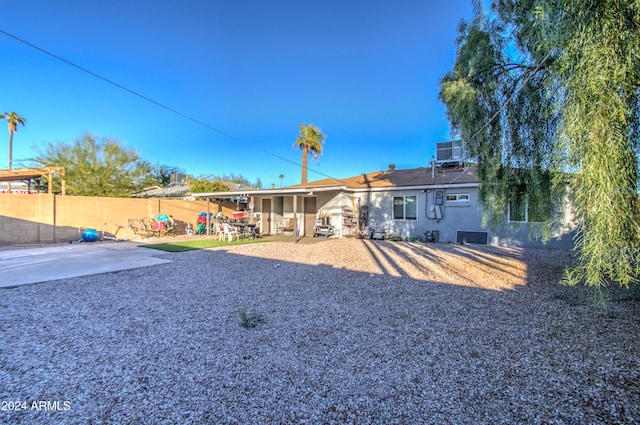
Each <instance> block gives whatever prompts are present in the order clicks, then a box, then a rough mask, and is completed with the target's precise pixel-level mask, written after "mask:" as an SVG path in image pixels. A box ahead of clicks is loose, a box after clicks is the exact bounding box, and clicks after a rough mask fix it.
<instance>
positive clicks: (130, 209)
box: [0, 193, 237, 245]
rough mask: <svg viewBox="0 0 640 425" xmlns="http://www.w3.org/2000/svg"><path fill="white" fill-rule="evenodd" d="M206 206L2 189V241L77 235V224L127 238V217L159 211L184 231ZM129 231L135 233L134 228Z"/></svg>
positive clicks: (214, 208)
mask: <svg viewBox="0 0 640 425" xmlns="http://www.w3.org/2000/svg"><path fill="white" fill-rule="evenodd" d="M236 207H237V206H236V204H233V203H224V202H222V203H218V202H210V203H209V212H211V213H213V214H216V213H217V212H218V211H222V212H223V214H224V215H226V216H228V217H230V216H232V213H233V211H235V210H236ZM206 211H207V202H206V201H186V200H167V199H161V198H146V199H132V198H102V197H91V196H60V195H52V194H47V193H40V194H37V195H17V194H0V245H9V244H30V243H53V242H67V241H74V240H78V239H79V232H78V229H81V230H82V229H88V228H93V229H96V230H98V231H100V232H102V230H103V229H104V231H105V234H107V235H111V236H116V237H118V238H123V237H124V236H125V233H124V232H125V230H126V224H127V221H128V219H132V218H145V217H157V216H158V215H159V214H167V215H171V216H173V218H174V220H175V221H176V223H177V224H178V226H177V232H178V234H181V233H184V229H185V226H186V225H187V224H191V225H192V227H195V223H196V220H197V218H198V214H200V213H202V212H206ZM127 237H128V238H131V237H133V235H132V234H131V232H130V231H129V234H128V235H127Z"/></svg>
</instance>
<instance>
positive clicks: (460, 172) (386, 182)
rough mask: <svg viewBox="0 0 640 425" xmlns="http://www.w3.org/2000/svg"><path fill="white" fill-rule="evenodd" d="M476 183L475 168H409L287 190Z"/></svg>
mask: <svg viewBox="0 0 640 425" xmlns="http://www.w3.org/2000/svg"><path fill="white" fill-rule="evenodd" d="M474 183H478V177H477V175H476V167H451V168H445V167H441V168H438V167H436V168H435V169H433V170H432V169H431V168H424V167H420V168H409V169H405V170H395V169H394V170H385V171H374V172H371V173H367V174H360V175H357V176H353V177H348V178H345V179H333V178H328V179H323V180H316V181H313V182H308V183H305V184H299V185H295V186H289V188H302V187H308V188H312V187H327V186H346V187H347V188H349V189H369V188H385V187H401V186H445V185H451V184H474Z"/></svg>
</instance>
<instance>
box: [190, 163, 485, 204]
mask: <svg viewBox="0 0 640 425" xmlns="http://www.w3.org/2000/svg"><path fill="white" fill-rule="evenodd" d="M477 184H478V177H477V175H476V167H475V166H471V167H469V166H467V167H436V168H435V169H431V168H423V167H420V168H409V169H406V170H395V169H394V170H386V171H374V172H372V173H367V174H360V175H357V176H353V177H347V178H345V179H334V178H327V179H322V180H316V181H312V182H308V183H305V184H298V185H294V186H287V187H283V188H281V189H260V190H255V191H234V190H231V191H229V192H210V193H194V194H193V195H194V196H196V197H205V198H206V197H220V196H225V197H228V196H231V195H239V194H243V196H251V195H286V194H304V193H306V192H308V191H314V192H318V191H330V190H336V189H348V190H367V189H378V190H384V189H385V188H402V187H424V186H435V187H443V186H450V185H477Z"/></svg>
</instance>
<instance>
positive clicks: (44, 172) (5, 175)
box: [0, 167, 64, 195]
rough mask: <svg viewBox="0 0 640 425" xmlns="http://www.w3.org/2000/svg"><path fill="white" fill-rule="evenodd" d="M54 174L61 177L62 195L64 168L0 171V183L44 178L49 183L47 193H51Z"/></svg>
mask: <svg viewBox="0 0 640 425" xmlns="http://www.w3.org/2000/svg"><path fill="white" fill-rule="evenodd" d="M54 174H58V175H59V176H60V177H61V179H60V180H61V190H62V194H63V195H64V178H63V177H64V167H43V168H12V169H11V170H6V169H5V170H0V181H2V182H12V181H16V180H18V181H19V180H31V179H37V178H42V177H44V178H46V179H47V180H48V182H49V184H48V185H47V186H48V188H49V193H52V188H53V184H52V181H53V175H54Z"/></svg>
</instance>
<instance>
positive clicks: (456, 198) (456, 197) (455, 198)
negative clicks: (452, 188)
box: [446, 193, 469, 204]
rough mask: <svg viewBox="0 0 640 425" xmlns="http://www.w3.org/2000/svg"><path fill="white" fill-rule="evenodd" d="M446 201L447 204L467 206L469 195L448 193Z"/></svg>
mask: <svg viewBox="0 0 640 425" xmlns="http://www.w3.org/2000/svg"><path fill="white" fill-rule="evenodd" d="M446 200H447V203H449V204H468V203H469V194H468V193H448V194H447V197H446Z"/></svg>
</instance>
